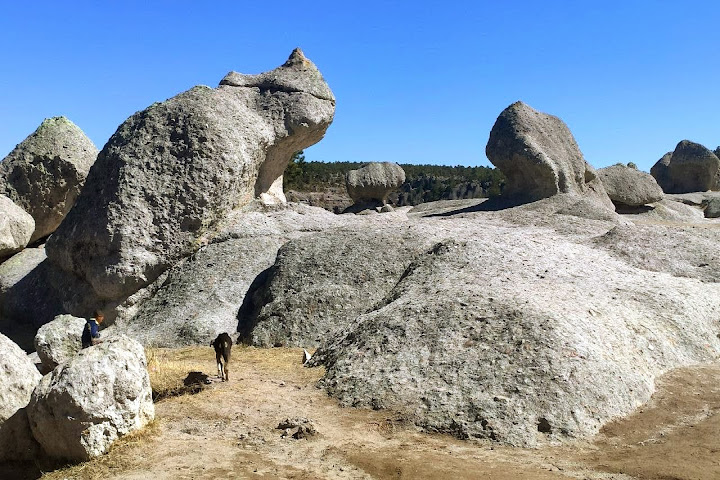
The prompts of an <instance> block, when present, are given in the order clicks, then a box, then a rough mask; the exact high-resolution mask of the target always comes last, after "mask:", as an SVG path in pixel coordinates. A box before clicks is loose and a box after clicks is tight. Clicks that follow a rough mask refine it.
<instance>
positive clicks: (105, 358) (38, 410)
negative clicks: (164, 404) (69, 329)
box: [28, 336, 155, 461]
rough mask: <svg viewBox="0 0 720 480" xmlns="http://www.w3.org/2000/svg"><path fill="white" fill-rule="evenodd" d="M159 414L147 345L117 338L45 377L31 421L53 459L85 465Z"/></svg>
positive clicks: (34, 396)
mask: <svg viewBox="0 0 720 480" xmlns="http://www.w3.org/2000/svg"><path fill="white" fill-rule="evenodd" d="M154 415H155V410H154V406H153V403H152V392H151V389H150V379H149V376H148V372H147V363H146V359H145V352H144V351H143V347H142V345H140V344H139V343H138V342H136V341H135V340H132V339H130V338H128V337H124V336H117V337H114V338H112V339H106V340H105V342H104V343H101V344H99V345H96V346H93V347H90V348H87V349H84V350H82V351H81V353H80V354H79V355H77V356H75V357H73V358H72V359H70V360H69V361H68V362H67V363H65V364H64V365H63V366H62V367H61V368H57V369H55V370H53V371H52V373H50V374H48V375H46V376H45V377H43V379H42V381H41V382H40V384H39V385H38V386H37V388H36V389H35V391H34V392H33V394H32V398H31V400H30V404H29V405H28V418H29V420H30V427H31V429H32V432H33V435H34V437H35V439H36V440H37V441H38V442H39V443H40V445H41V446H42V448H43V450H44V451H45V453H47V454H48V455H49V456H50V457H54V458H60V459H64V460H69V461H85V460H88V459H90V458H92V457H96V456H98V455H101V454H103V453H105V452H107V451H108V449H109V448H110V446H111V445H112V443H113V442H114V441H115V440H117V439H118V438H119V437H121V436H123V435H125V434H127V433H130V432H132V431H134V430H138V429H140V428H142V427H143V426H145V425H146V424H147V423H148V422H150V421H151V420H152V419H153V418H154Z"/></svg>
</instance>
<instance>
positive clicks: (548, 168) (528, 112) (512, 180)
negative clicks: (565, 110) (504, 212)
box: [485, 102, 612, 208]
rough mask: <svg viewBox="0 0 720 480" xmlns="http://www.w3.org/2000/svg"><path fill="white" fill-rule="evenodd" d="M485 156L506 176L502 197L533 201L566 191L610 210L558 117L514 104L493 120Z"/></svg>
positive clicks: (593, 172) (589, 167)
mask: <svg viewBox="0 0 720 480" xmlns="http://www.w3.org/2000/svg"><path fill="white" fill-rule="evenodd" d="M485 152H486V154H487V157H488V159H490V161H491V162H492V163H493V165H495V166H496V167H498V168H499V169H500V170H501V171H502V172H503V173H504V174H505V176H506V177H507V183H506V184H505V189H504V190H503V197H509V198H512V199H515V201H516V202H532V201H536V200H540V199H542V198H547V197H551V196H553V195H557V194H559V193H571V194H576V195H583V196H589V197H592V198H593V199H595V200H597V201H598V202H599V203H601V204H603V205H605V206H606V207H607V208H612V203H611V202H610V199H609V198H608V197H607V194H606V192H605V190H604V188H603V186H602V183H601V182H600V181H599V179H598V178H597V174H596V172H595V170H594V169H593V168H592V167H591V166H590V165H589V164H588V163H587V162H585V159H584V158H583V155H582V153H581V152H580V149H579V148H578V146H577V143H576V142H575V139H574V138H573V136H572V133H570V130H569V129H568V127H567V126H566V125H565V123H564V122H563V121H562V120H560V119H559V118H558V117H554V116H552V115H547V114H545V113H541V112H538V111H536V110H534V109H533V108H531V107H530V106H528V105H526V104H524V103H522V102H516V103H513V104H512V105H510V106H509V107H508V108H506V109H505V110H503V112H502V113H501V114H500V116H499V117H498V119H497V121H496V122H495V125H494V126H493V128H492V130H491V131H490V139H489V140H488V143H487V147H486V148H485Z"/></svg>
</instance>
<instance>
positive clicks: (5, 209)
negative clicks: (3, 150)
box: [0, 163, 35, 259]
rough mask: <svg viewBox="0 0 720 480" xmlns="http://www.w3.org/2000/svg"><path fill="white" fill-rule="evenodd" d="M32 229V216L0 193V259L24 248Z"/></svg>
mask: <svg viewBox="0 0 720 480" xmlns="http://www.w3.org/2000/svg"><path fill="white" fill-rule="evenodd" d="M0 165H2V164H1V163H0ZM33 231H35V220H33V218H32V216H31V215H30V214H29V213H27V212H26V211H25V210H23V209H22V208H21V207H20V206H19V205H17V204H16V203H15V202H13V201H12V200H10V198H8V197H6V196H5V195H2V194H0V259H3V258H5V257H9V256H11V255H13V254H14V253H17V252H19V251H20V250H22V249H23V248H25V246H26V245H27V244H28V243H30V239H31V238H32V234H33Z"/></svg>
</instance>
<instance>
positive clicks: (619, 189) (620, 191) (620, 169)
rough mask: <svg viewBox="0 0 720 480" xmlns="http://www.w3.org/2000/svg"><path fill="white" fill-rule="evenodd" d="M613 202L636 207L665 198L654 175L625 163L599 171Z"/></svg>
mask: <svg viewBox="0 0 720 480" xmlns="http://www.w3.org/2000/svg"><path fill="white" fill-rule="evenodd" d="M597 173H598V175H599V177H600V180H602V183H603V186H604V187H605V191H606V192H607V194H608V196H609V197H610V200H612V201H613V203H615V204H616V205H617V204H620V205H627V206H630V207H636V206H640V205H647V204H648V203H655V202H659V201H660V200H662V199H663V191H662V189H661V188H660V186H659V185H658V184H657V182H656V181H655V178H653V176H652V175H650V174H649V173H646V172H641V171H640V170H638V169H636V168H632V167H626V166H625V165H613V166H612V167H606V168H601V169H599V170H598V171H597Z"/></svg>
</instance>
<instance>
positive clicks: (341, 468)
mask: <svg viewBox="0 0 720 480" xmlns="http://www.w3.org/2000/svg"><path fill="white" fill-rule="evenodd" d="M161 356H162V361H157V360H152V359H151V361H150V365H149V368H150V370H151V377H152V378H154V379H155V380H154V389H156V386H155V385H156V383H158V382H160V381H161V380H157V378H160V377H161V376H162V375H164V376H165V377H166V378H165V381H167V378H168V377H173V376H175V377H177V379H179V378H180V377H181V376H183V377H184V376H187V374H188V373H189V372H190V371H191V370H198V371H200V372H202V373H203V374H206V375H208V376H210V377H211V380H212V381H211V383H210V384H209V385H207V386H206V387H205V388H203V389H202V390H201V391H200V392H199V393H197V394H189V393H185V394H182V395H177V396H172V397H167V398H164V399H159V400H158V401H157V403H156V417H157V418H156V421H155V422H154V423H153V424H152V425H151V426H150V427H149V428H147V429H145V431H144V432H141V433H139V434H135V435H131V436H129V437H126V439H123V440H122V441H120V442H118V443H117V444H116V446H114V447H113V449H112V450H111V452H110V453H108V454H107V455H104V456H102V457H100V458H98V459H95V460H93V461H90V462H86V463H83V464H81V465H76V466H71V467H65V468H60V469H56V470H54V471H51V472H46V473H42V472H40V471H39V470H42V469H47V467H40V469H38V468H26V469H25V470H22V469H17V470H13V471H6V472H5V475H10V477H5V476H3V475H0V477H2V478H13V477H17V478H42V479H43V480H59V479H75V478H77V479H101V478H102V479H105V478H112V479H127V480H129V479H133V480H135V479H137V480H139V479H148V478H152V479H154V480H165V479H172V480H182V479H214V478H238V479H240V478H262V479H488V480H510V479H513V480H514V479H523V478H526V479H537V480H545V479H567V478H576V479H593V480H594V479H615V480H628V479H664V480H669V479H683V480H684V479H688V480H690V479H693V480H696V479H708V480H709V479H720V435H719V434H720V382H719V381H718V380H719V379H720V365H704V366H698V367H693V368H684V369H679V370H675V371H673V372H671V373H669V374H668V375H666V376H664V377H663V378H662V379H660V380H659V382H658V390H657V393H656V395H655V396H654V397H653V398H652V400H651V401H650V402H649V403H648V404H647V405H645V406H643V407H642V408H641V409H639V410H638V411H637V412H636V413H635V414H634V415H632V416H630V417H628V418H625V419H622V420H618V421H616V422H614V423H612V424H609V425H607V426H606V427H605V428H604V429H603V431H602V432H600V434H599V435H598V436H597V437H596V438H594V439H591V441H585V442H575V443H573V444H564V445H560V446H546V447H543V448H538V449H520V448H512V447H506V446H501V445H498V444H493V443H491V442H476V441H473V442H470V441H461V440H457V439H454V438H452V437H449V436H445V435H438V434H428V433H423V432H421V431H420V430H418V429H417V428H416V427H415V426H414V425H412V424H411V423H409V422H407V421H405V420H404V419H403V417H402V415H401V414H399V413H396V412H389V411H372V410H358V409H353V408H341V407H340V406H338V404H337V402H335V401H334V400H333V399H331V398H329V397H328V396H327V395H326V394H325V393H324V391H323V390H321V389H319V388H317V387H316V386H315V385H316V382H317V380H318V379H319V378H320V377H321V376H322V374H323V372H322V369H317V368H316V369H308V368H303V367H302V366H301V358H302V351H301V350H298V349H279V348H276V349H266V350H264V349H255V348H247V347H236V348H235V349H234V350H233V360H232V363H231V369H230V381H229V382H227V383H223V382H219V381H218V380H217V379H213V377H215V376H216V367H215V363H214V352H213V351H212V349H211V348H209V347H192V348H186V349H177V350H167V351H163V352H161ZM193 367H194V368H193ZM159 370H162V371H159ZM177 379H176V380H177ZM163 388H165V387H163ZM171 390H172V389H171V388H169V387H168V388H167V389H166V390H165V391H164V393H165V394H167V393H168V392H170V391H171ZM175 393H177V392H175ZM162 394H163V391H162V390H160V389H159V390H158V395H162ZM298 417H300V418H301V419H307V420H308V422H309V423H310V424H312V425H313V426H314V428H315V430H316V431H317V433H316V434H315V435H313V436H310V437H307V438H301V439H294V438H292V436H291V435H292V433H294V432H295V430H297V428H293V429H290V430H288V431H287V432H286V431H285V430H282V429H278V428H276V427H278V425H279V424H280V423H281V422H283V421H284V420H285V419H287V418H289V419H294V418H298ZM296 423H298V422H296ZM299 423H300V424H302V423H303V422H302V421H300V422H299ZM305 425H307V423H305Z"/></svg>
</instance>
